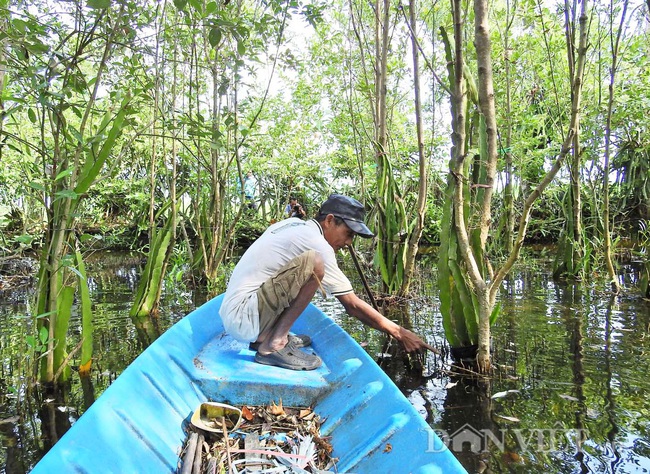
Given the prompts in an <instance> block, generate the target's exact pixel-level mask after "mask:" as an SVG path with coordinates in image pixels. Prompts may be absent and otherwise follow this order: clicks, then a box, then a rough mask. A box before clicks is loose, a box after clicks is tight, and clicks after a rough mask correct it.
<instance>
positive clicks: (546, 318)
mask: <svg viewBox="0 0 650 474" xmlns="http://www.w3.org/2000/svg"><path fill="white" fill-rule="evenodd" d="M141 265H142V262H141V260H140V258H139V257H135V256H131V255H125V254H102V255H97V256H95V257H94V258H92V259H89V261H88V274H89V278H90V279H91V280H90V282H89V283H90V289H91V298H92V300H93V302H94V316H95V358H94V360H93V371H92V375H91V377H90V379H89V380H84V381H81V380H80V379H79V377H78V376H76V374H74V375H73V377H72V381H71V383H70V386H69V387H67V388H66V389H65V390H63V391H62V392H59V393H48V392H45V391H44V390H43V389H42V388H41V387H40V386H38V385H37V386H31V385H30V384H29V383H28V381H29V376H28V375H29V373H30V370H31V367H32V366H33V364H34V363H35V361H34V360H33V358H32V356H31V355H30V354H31V351H30V349H29V346H28V344H27V336H28V335H32V334H33V329H32V319H31V314H32V311H33V306H32V304H33V303H32V300H33V291H34V288H33V280H30V279H29V278H24V279H23V280H20V279H15V280H13V281H12V289H11V290H2V288H3V286H2V285H1V284H0V331H1V332H0V361H1V365H0V442H1V447H0V472H7V473H24V472H29V470H30V469H31V468H32V467H33V466H34V464H35V463H36V462H37V461H38V460H39V459H40V458H41V457H42V456H43V454H44V453H45V452H46V451H47V449H48V448H49V447H50V446H51V445H52V444H53V443H54V442H56V440H57V439H58V438H59V437H60V436H61V435H62V434H63V433H64V432H65V430H66V429H67V428H68V427H69V426H71V425H72V424H73V423H74V421H75V420H76V419H77V418H78V417H79V415H80V414H81V413H83V412H84V411H85V410H86V409H87V407H88V406H89V405H90V404H91V403H92V401H93V400H94V399H95V398H96V397H98V396H99V395H100V394H101V393H102V392H103V391H104V390H105V389H106V387H107V386H108V385H109V384H110V383H111V382H112V381H113V380H114V379H115V377H117V376H118V375H119V374H120V373H121V371H122V370H123V369H124V368H125V367H126V366H127V365H128V364H129V363H130V362H131V361H132V360H133V359H134V358H135V357H136V356H137V355H138V354H139V353H140V352H141V351H142V350H143V348H144V347H146V345H147V344H148V343H149V342H150V341H151V340H152V339H154V338H155V337H156V335H157V334H160V333H161V331H164V330H165V329H167V328H168V327H169V326H170V325H172V324H173V323H175V322H176V321H178V320H179V319H180V318H182V317H183V316H184V315H185V314H187V313H188V312H190V311H191V310H192V309H193V308H195V307H196V306H198V305H200V304H202V303H203V302H204V301H205V299H206V296H205V294H203V293H201V292H198V291H196V290H193V289H192V288H191V286H190V285H189V284H188V283H187V282H183V281H182V280H181V279H180V278H172V279H170V280H168V281H167V283H166V287H165V291H164V297H163V302H162V306H161V312H160V316H159V317H158V319H157V320H155V321H154V322H153V323H150V324H147V325H143V324H137V325H136V324H134V323H133V321H132V320H131V319H130V318H129V316H128V312H129V308H130V305H131V302H132V300H133V295H134V293H135V288H136V284H137V280H138V275H139V272H140V270H141ZM432 266H435V265H433V264H431V263H425V264H424V265H422V266H421V267H420V272H421V275H420V278H419V281H418V287H417V288H415V291H416V292H417V294H419V295H421V296H419V297H417V298H415V299H412V300H409V301H408V302H405V306H406V309H405V311H403V312H399V313H396V314H395V315H393V316H392V317H394V318H396V319H401V323H402V324H405V325H411V326H412V327H413V329H414V331H416V332H418V333H420V334H422V335H424V336H425V337H426V338H427V340H428V341H429V342H431V343H432V344H434V345H436V346H438V347H440V348H441V349H443V355H442V356H437V355H433V354H430V355H429V356H428V357H427V359H426V360H425V361H424V364H423V365H422V366H419V365H418V363H417V361H416V360H414V359H409V358H407V357H406V356H405V355H404V354H402V353H401V351H400V350H399V348H397V347H396V346H395V344H391V343H390V341H387V340H386V338H385V337H384V336H383V335H382V334H379V333H377V332H376V331H374V330H370V329H367V328H365V327H364V326H362V325H360V324H359V323H358V322H357V321H356V320H355V319H353V318H350V317H348V316H346V315H345V314H344V313H343V311H342V308H341V306H340V305H339V304H338V302H336V300H327V301H325V300H320V299H318V300H315V303H316V304H317V305H318V306H319V307H321V309H323V310H324V311H325V312H326V313H327V314H329V315H330V316H332V317H334V318H335V319H336V320H337V321H338V322H339V324H341V325H342V326H343V327H344V328H345V329H346V330H347V331H348V332H350V333H351V334H352V335H353V336H354V337H355V339H356V340H357V341H358V342H359V343H361V344H362V345H363V346H364V347H366V350H367V351H368V352H369V353H370V354H371V355H372V356H373V357H374V358H375V359H376V360H378V362H379V363H380V365H381V366H382V367H383V368H384V370H386V372H387V373H388V374H389V375H390V376H391V378H392V379H393V380H394V381H395V382H396V383H397V384H398V386H399V387H400V388H401V389H402V391H403V392H404V393H405V394H406V396H407V397H408V398H409V400H410V401H411V402H412V403H413V405H414V406H415V407H416V408H417V409H418V411H419V412H420V413H421V414H422V416H424V417H426V418H427V420H428V421H429V424H430V425H431V426H432V427H433V428H434V429H436V430H437V431H438V432H439V434H440V435H441V436H442V437H443V439H444V440H445V441H446V443H447V444H448V445H449V447H450V448H452V449H453V450H454V452H455V454H456V456H457V457H458V458H459V459H460V460H461V462H462V463H463V465H464V466H465V467H466V468H467V469H468V471H469V472H494V473H509V472H520V473H533V472H540V473H583V472H584V473H592V472H593V473H636V472H639V473H644V472H645V473H647V472H650V397H648V395H647V393H648V391H649V390H650V370H649V369H650V357H649V354H650V335H649V330H650V304H649V303H648V302H647V301H644V300H642V299H641V298H639V297H637V292H636V291H635V289H634V283H635V274H634V273H633V272H632V273H629V274H626V275H623V276H621V280H622V281H623V283H624V285H625V286H626V291H625V294H624V296H619V297H616V298H612V297H610V296H609V294H608V293H607V292H606V291H605V290H604V289H603V288H597V287H589V288H586V287H584V286H578V285H559V284H557V283H554V282H553V281H552V280H551V278H550V276H549V275H550V272H549V271H548V269H546V268H545V267H544V266H543V265H539V266H535V267H532V266H529V267H526V268H523V269H520V270H518V271H517V272H516V273H514V274H513V277H512V278H511V279H510V280H509V281H508V282H507V283H506V284H505V285H504V286H503V291H502V293H501V296H500V301H501V302H502V305H503V310H502V316H501V318H500V319H499V320H498V322H497V324H496V326H495V327H494V328H493V353H494V357H493V361H494V364H495V372H494V374H493V375H492V376H491V377H489V378H484V377H483V378H482V377H477V376H473V375H472V374H469V373H468V374H467V375H465V376H460V375H458V370H454V369H453V368H452V367H451V366H450V359H449V357H448V356H447V355H446V352H445V350H444V349H445V348H444V336H443V331H442V327H441V322H440V314H439V306H438V300H437V297H436V293H437V290H436V289H435V275H430V274H429V272H428V269H430V268H431V267H432ZM180 270H181V269H176V268H175V269H172V271H171V273H172V274H174V275H176V274H178V275H180V274H181V273H180ZM352 272H354V270H352ZM349 274H352V273H350V272H349ZM172 280H173V281H172ZM2 282H3V280H2V278H0V283H2ZM4 282H5V285H4V286H5V287H6V286H7V284H6V283H7V279H6V277H5V280H4ZM16 286H18V288H16ZM359 293H360V294H362V290H361V286H360V287H359ZM362 296H363V294H362ZM79 326H80V324H79V321H78V320H72V321H71V327H72V328H74V329H73V331H72V332H73V333H74V332H75V330H76V331H77V332H78V330H79ZM75 338H78V334H76V335H74V334H73V336H72V337H71V341H72V342H73V343H74V342H76V341H75ZM89 442H92V440H89ZM377 472H381V468H380V467H378V471H377ZM396 474H400V473H396Z"/></svg>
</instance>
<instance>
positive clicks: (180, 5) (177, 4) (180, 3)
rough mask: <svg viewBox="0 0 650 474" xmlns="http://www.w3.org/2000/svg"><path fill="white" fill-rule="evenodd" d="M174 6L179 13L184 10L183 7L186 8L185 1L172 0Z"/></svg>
mask: <svg viewBox="0 0 650 474" xmlns="http://www.w3.org/2000/svg"><path fill="white" fill-rule="evenodd" d="M174 6H175V7H176V8H178V9H179V10H181V11H182V10H185V7H186V6H187V0H174Z"/></svg>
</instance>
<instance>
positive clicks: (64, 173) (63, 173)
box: [54, 168, 72, 182]
mask: <svg viewBox="0 0 650 474" xmlns="http://www.w3.org/2000/svg"><path fill="white" fill-rule="evenodd" d="M71 174H72V168H68V169H67V170H63V171H61V172H60V173H59V174H57V175H56V178H54V181H55V182H56V181H58V180H60V179H63V178H65V177H66V176H70V175H71Z"/></svg>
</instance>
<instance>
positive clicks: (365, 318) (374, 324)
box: [337, 293, 438, 353]
mask: <svg viewBox="0 0 650 474" xmlns="http://www.w3.org/2000/svg"><path fill="white" fill-rule="evenodd" d="M337 298H338V300H339V301H340V302H341V304H342V305H343V307H345V310H346V311H347V312H348V314H350V315H351V316H354V317H355V318H357V319H358V320H359V321H361V322H362V323H363V324H365V325H366V326H370V327H371V328H374V329H378V330H379V331H381V332H383V333H386V334H388V335H389V336H392V337H394V338H395V339H397V340H398V341H399V342H400V343H401V344H402V346H403V347H404V349H405V350H406V352H421V351H423V350H424V349H428V350H430V351H433V352H436V353H437V352H438V350H437V349H436V348H435V347H433V346H431V345H429V344H427V343H426V342H424V341H423V340H422V339H420V337H419V336H418V335H417V334H415V333H413V332H411V331H409V330H408V329H406V328H403V327H402V326H400V325H398V324H396V323H395V322H393V321H391V320H390V319H388V318H386V317H385V316H384V315H383V314H381V313H380V312H378V311H377V310H375V308H373V307H372V306H370V305H369V304H368V303H366V302H365V301H363V300H362V299H361V298H359V297H358V296H357V295H356V294H355V293H347V294H345V295H341V296H337Z"/></svg>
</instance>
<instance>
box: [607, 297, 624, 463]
mask: <svg viewBox="0 0 650 474" xmlns="http://www.w3.org/2000/svg"><path fill="white" fill-rule="evenodd" d="M614 299H615V297H614V295H611V296H610V297H609V302H608V303H607V310H606V312H605V351H604V352H605V373H606V374H607V389H606V393H605V400H606V403H607V405H606V408H605V409H606V411H607V419H608V420H609V424H610V429H609V431H608V432H607V439H608V440H609V444H610V449H611V451H612V453H613V457H614V459H613V460H612V462H611V469H612V472H616V465H617V464H618V462H619V461H620V459H621V455H620V453H619V452H618V449H617V448H616V435H617V434H618V432H619V429H618V425H617V423H616V401H615V397H614V394H613V392H612V385H613V383H612V382H613V378H614V377H613V374H612V330H613V329H612V307H613V305H614Z"/></svg>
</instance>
